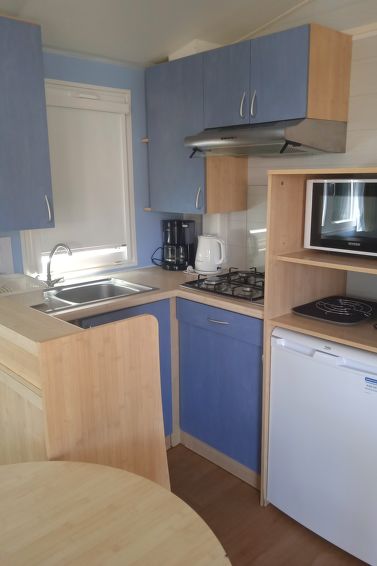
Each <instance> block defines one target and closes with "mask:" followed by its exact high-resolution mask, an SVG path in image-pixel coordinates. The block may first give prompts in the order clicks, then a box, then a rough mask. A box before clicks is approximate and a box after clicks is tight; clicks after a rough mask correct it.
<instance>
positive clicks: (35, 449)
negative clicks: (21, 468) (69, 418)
mask: <svg viewBox="0 0 377 566" xmlns="http://www.w3.org/2000/svg"><path fill="white" fill-rule="evenodd" d="M0 431H1V441H0V464H16V463H17V462H34V461H37V460H46V459H47V454H46V446H45V432H44V416H43V411H42V394H41V391H38V390H37V388H33V389H31V388H29V387H27V386H26V385H25V384H23V383H22V379H21V378H19V377H18V376H17V375H15V374H13V373H12V372H10V371H9V370H6V369H5V368H0Z"/></svg>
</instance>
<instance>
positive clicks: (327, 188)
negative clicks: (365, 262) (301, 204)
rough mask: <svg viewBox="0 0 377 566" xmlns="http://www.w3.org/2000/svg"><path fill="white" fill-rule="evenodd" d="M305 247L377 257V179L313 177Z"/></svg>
mask: <svg viewBox="0 0 377 566" xmlns="http://www.w3.org/2000/svg"><path fill="white" fill-rule="evenodd" d="M304 247H305V248H311V249H315V250H326V251H330V252H341V253H349V254H360V255H368V256H376V257H377V179H311V180H309V181H307V184H306V206H305V236H304Z"/></svg>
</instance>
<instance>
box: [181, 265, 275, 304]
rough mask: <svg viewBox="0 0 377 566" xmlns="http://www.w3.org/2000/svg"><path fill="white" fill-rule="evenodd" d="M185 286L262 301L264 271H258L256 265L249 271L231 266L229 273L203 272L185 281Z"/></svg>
mask: <svg viewBox="0 0 377 566" xmlns="http://www.w3.org/2000/svg"><path fill="white" fill-rule="evenodd" d="M183 287H189V288H191V289H198V290H200V291H207V292H210V293H216V294H220V295H225V296H227V297H235V298H239V299H245V300H248V301H260V302H262V299H263V293H264V273H262V272H260V271H257V269H256V268H255V267H252V268H251V269H250V270H248V271H239V270H238V269H235V268H234V267H231V268H230V269H229V271H228V272H227V273H221V274H218V275H211V276H208V277H203V274H199V276H198V279H196V280H194V281H189V282H188V283H183Z"/></svg>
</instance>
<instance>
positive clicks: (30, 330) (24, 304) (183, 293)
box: [0, 267, 263, 373]
mask: <svg viewBox="0 0 377 566" xmlns="http://www.w3.org/2000/svg"><path fill="white" fill-rule="evenodd" d="M109 275H112V276H113V277H116V278H118V279H124V280H126V281H130V282H131V283H140V284H144V285H147V286H150V287H154V288H155V289H154V290H153V291H149V292H147V293H140V294H138V295H131V296H128V297H123V298H122V297H119V298H116V299H111V300H108V301H102V302H98V303H92V304H87V305H78V306H76V307H73V308H69V309H66V310H59V311H56V312H55V313H54V316H51V315H50V314H46V313H43V312H40V311H38V310H35V309H33V308H31V306H32V305H37V304H39V303H41V302H42V300H43V297H42V291H39V290H38V291H32V292H29V293H22V294H17V295H10V296H7V297H1V296H0V337H3V338H6V339H7V340H9V341H10V342H11V343H12V344H14V345H15V344H16V343H17V342H18V343H20V342H21V345H22V347H23V348H26V347H27V348H29V349H30V348H34V347H35V345H34V343H41V342H46V341H48V340H54V339H56V338H61V337H63V336H69V335H71V334H75V333H79V332H83V330H82V329H81V328H79V327H77V326H74V325H72V324H67V322H66V321H72V320H75V319H79V318H84V317H87V316H94V315H97V314H101V313H105V312H110V311H115V310H119V309H125V308H128V307H133V306H137V305H142V304H146V303H150V302H154V301H159V300H161V299H171V298H174V297H182V298H186V299H190V300H192V301H198V302H201V303H205V304H208V305H211V306H215V307H219V308H223V309H226V310H230V311H234V312H238V313H240V314H244V315H246V316H253V317H256V318H263V306H261V305H258V304H256V303H253V304H252V303H249V302H248V301H245V300H242V299H231V298H229V299H228V298H227V297H222V296H220V295H216V296H214V295H212V294H210V293H205V292H200V291H192V290H189V289H185V288H183V287H180V285H181V284H182V283H185V282H187V281H191V280H192V279H195V278H196V277H197V275H188V274H185V273H183V272H172V271H165V270H163V269H161V268H159V267H148V268H144V269H135V270H132V271H126V272H114V273H112V274H109ZM103 277H106V275H103ZM25 345H26V346H25ZM14 357H16V356H14ZM9 367H10V366H9ZM11 369H13V368H11ZM14 371H16V370H14ZM17 373H20V372H18V371H17Z"/></svg>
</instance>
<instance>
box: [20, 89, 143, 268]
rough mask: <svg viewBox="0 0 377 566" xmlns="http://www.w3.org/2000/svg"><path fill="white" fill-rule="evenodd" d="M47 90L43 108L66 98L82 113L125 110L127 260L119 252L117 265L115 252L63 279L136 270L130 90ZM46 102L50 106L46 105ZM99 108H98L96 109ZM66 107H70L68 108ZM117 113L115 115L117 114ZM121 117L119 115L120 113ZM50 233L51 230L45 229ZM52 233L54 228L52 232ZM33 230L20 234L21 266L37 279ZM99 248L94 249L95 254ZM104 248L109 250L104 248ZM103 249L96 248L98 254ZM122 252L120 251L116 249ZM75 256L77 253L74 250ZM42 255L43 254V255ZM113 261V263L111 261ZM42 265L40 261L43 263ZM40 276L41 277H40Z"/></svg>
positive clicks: (36, 259)
mask: <svg viewBox="0 0 377 566" xmlns="http://www.w3.org/2000/svg"><path fill="white" fill-rule="evenodd" d="M45 90H46V107H47V106H60V107H64V105H62V104H58V100H59V99H62V97H63V98H64V97H67V100H69V99H71V100H72V98H74V99H75V105H78V106H75V107H79V108H82V109H83V110H86V109H88V110H95V111H96V110H97V111H112V110H113V109H114V108H115V107H114V104H115V105H118V106H123V107H124V118H125V132H124V135H125V137H124V141H125V143H124V146H125V147H124V161H123V163H124V169H123V171H124V177H125V179H126V182H125V184H124V202H125V215H126V219H125V220H126V222H125V225H126V234H125V238H126V246H127V259H126V260H122V259H119V258H121V255H120V254H121V253H122V252H121V251H119V258H118V261H117V249H116V248H114V250H113V252H110V253H109V263H108V264H106V265H101V266H99V267H89V268H88V267H87V266H85V260H84V262H83V266H82V269H80V270H77V269H76V270H74V271H71V272H65V273H64V274H65V276H66V277H67V278H68V279H69V278H77V277H85V276H92V275H96V274H99V273H104V272H110V271H119V270H121V269H128V268H130V267H134V266H137V263H138V262H137V245H136V210H135V194H134V173H133V138H132V116H131V91H130V90H129V89H118V88H113V87H106V86H100V85H92V84H87V83H76V82H71V81H61V80H55V79H45ZM49 100H50V101H52V103H51V102H50V103H49ZM99 105H100V108H99ZM67 107H69V103H68V105H67ZM117 113H118V112H117ZM119 113H120V112H119ZM46 229H48V230H50V228H46ZM52 229H53V228H52ZM33 233H34V230H25V231H22V232H21V233H20V237H21V246H22V256H23V264H24V272H25V273H28V274H31V275H34V276H36V275H37V276H38V273H37V272H36V266H37V265H38V262H39V259H38V258H37V255H38V252H37V250H36V247H35V243H34V241H33ZM96 247H97V248H98V246H93V248H91V250H94V249H95V248H96ZM103 248H108V246H106V245H104V246H103ZM101 249H102V248H99V250H101ZM119 250H121V247H120V248H119ZM77 252H78V253H80V252H79V250H77ZM44 255H45V254H44ZM114 260H115V261H114ZM42 263H43V261H42ZM39 275H41V274H39Z"/></svg>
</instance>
